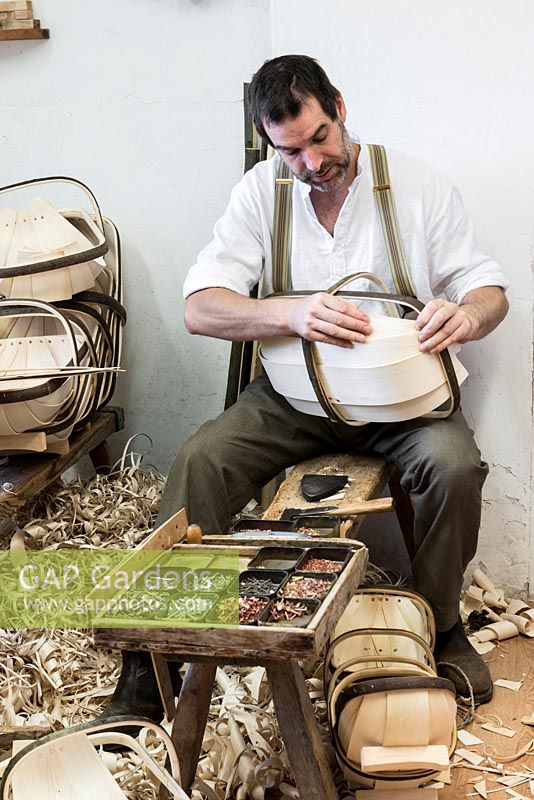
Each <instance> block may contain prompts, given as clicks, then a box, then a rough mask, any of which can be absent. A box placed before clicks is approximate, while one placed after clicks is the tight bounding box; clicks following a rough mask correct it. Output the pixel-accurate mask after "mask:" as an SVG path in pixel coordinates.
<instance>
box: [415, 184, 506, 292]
mask: <svg viewBox="0 0 534 800" xmlns="http://www.w3.org/2000/svg"><path fill="white" fill-rule="evenodd" d="M447 183H448V181H447ZM441 188H442V189H443V188H444V187H441ZM442 196H443V195H442ZM427 245H428V253H429V262H430V275H431V276H432V290H433V292H434V295H435V296H437V295H440V294H442V295H445V296H446V297H447V299H448V300H451V301H452V302H454V303H458V304H461V303H462V302H463V300H464V298H465V296H466V294H468V292H471V291H472V290H473V289H479V288H481V287H483V286H500V287H501V288H502V289H504V290H506V289H507V288H508V286H509V282H508V280H507V279H506V277H505V275H504V274H503V272H502V270H501V267H500V266H499V264H498V263H497V262H496V261H494V260H493V259H491V258H490V257H489V256H487V255H485V254H484V253H483V252H482V250H481V249H480V246H479V244H478V242H477V240H476V236H475V231H474V227H473V224H472V223H471V222H470V220H469V219H468V217H467V214H466V212H465V209H464V206H463V203H462V199H461V197H460V193H459V191H458V189H457V188H456V187H455V186H453V185H452V184H448V186H447V187H446V191H445V194H444V202H443V203H442V204H441V206H440V208H439V209H438V210H437V211H436V213H435V215H433V219H432V221H431V224H430V226H429V228H428V229H427Z"/></svg>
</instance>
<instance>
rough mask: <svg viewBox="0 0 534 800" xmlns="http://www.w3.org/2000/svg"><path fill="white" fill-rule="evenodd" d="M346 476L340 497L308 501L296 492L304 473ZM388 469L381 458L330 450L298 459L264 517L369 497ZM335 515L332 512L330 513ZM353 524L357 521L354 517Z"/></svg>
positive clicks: (377, 490)
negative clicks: (295, 509)
mask: <svg viewBox="0 0 534 800" xmlns="http://www.w3.org/2000/svg"><path fill="white" fill-rule="evenodd" d="M308 472H310V473H324V474H336V473H337V474H340V475H348V476H349V477H350V478H351V479H352V480H351V481H350V483H348V484H347V485H346V486H345V488H344V489H343V490H342V491H343V492H345V496H344V498H343V500H339V501H336V500H331V499H329V498H325V499H324V500H321V501H319V502H313V503H309V502H308V501H307V500H305V499H304V497H303V496H302V493H301V491H300V481H301V478H302V476H303V475H305V474H306V473H308ZM390 474H391V468H390V467H389V466H388V465H387V464H386V462H385V461H384V459H383V458H372V457H371V456H354V455H348V454H346V453H344V454H339V453H334V454H330V455H326V456H319V457H318V458H310V459H308V460H307V461H302V462H301V463H300V464H298V465H297V466H296V467H295V468H294V469H293V470H291V472H290V473H289V475H288V477H287V478H286V479H285V481H284V482H283V483H282V485H281V486H280V488H279V489H278V491H277V493H276V496H275V498H274V500H273V502H272V503H271V505H270V506H269V508H268V509H267V510H266V512H265V514H264V519H279V518H280V517H281V516H282V514H283V513H284V511H285V509H286V508H312V507H315V506H321V505H322V506H329V505H350V504H351V503H357V502H358V501H359V500H371V499H372V498H373V497H376V496H377V495H378V494H379V493H380V492H381V490H382V489H383V488H384V486H385V485H386V483H387V481H388V478H389V475H390ZM332 513H333V514H334V516H335V512H332ZM355 523H356V525H357V520H355Z"/></svg>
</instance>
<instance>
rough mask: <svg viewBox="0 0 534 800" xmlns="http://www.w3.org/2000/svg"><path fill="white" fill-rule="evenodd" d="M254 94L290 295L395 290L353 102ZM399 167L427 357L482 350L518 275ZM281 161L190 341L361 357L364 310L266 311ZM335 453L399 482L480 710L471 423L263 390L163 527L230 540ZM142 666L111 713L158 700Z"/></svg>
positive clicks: (264, 73)
mask: <svg viewBox="0 0 534 800" xmlns="http://www.w3.org/2000/svg"><path fill="white" fill-rule="evenodd" d="M250 96H251V103H252V109H253V114H254V121H255V124H256V127H257V129H258V131H259V133H260V134H261V135H262V136H263V137H264V138H265V139H266V140H267V141H268V142H269V143H270V144H271V145H272V146H273V147H274V148H275V150H276V151H277V154H278V156H279V158H282V159H283V160H284V161H285V163H286V164H287V165H288V167H289V168H290V170H291V172H292V173H293V175H294V177H295V178H296V180H295V182H294V186H293V230H292V255H291V269H292V281H293V288H295V289H302V290H304V289H315V290H325V289H327V288H328V287H329V286H330V285H331V284H333V283H335V282H336V281H337V280H338V279H339V278H341V277H343V276H345V275H349V274H352V273H355V272H361V271H368V272H373V273H374V274H376V275H377V276H378V277H380V278H381V279H382V280H383V281H385V283H386V284H387V285H388V286H389V287H390V288H391V289H392V290H393V284H392V278H391V273H390V268H389V264H388V261H387V256H386V251H385V246H384V242H383V237H382V233H381V229H380V223H379V219H378V213H377V211H376V209H375V200H374V197H373V191H372V186H373V183H372V176H371V168H370V163H369V156H368V153H367V149H366V147H365V146H363V145H362V144H360V143H359V141H357V140H355V139H351V137H350V136H349V134H348V132H347V130H346V128H345V120H346V108H345V103H344V101H343V98H342V96H341V94H340V92H339V91H338V90H337V89H336V88H335V87H334V86H332V84H331V83H330V81H329V79H328V77H327V76H326V74H325V72H324V71H323V70H322V68H321V67H320V66H319V65H318V64H317V62H316V61H315V60H313V59H311V58H309V57H307V56H281V57H279V58H274V59H272V60H271V61H268V62H266V63H265V64H264V65H263V66H262V67H261V69H260V70H259V71H258V73H257V74H256V75H255V77H254V79H253V81H252V84H251V88H250ZM388 161H389V169H390V174H391V184H392V190H393V195H394V198H395V202H396V208H397V213H398V216H399V223H400V228H401V236H402V240H403V245H404V248H405V251H406V257H407V261H408V264H409V267H410V272H411V279H412V283H413V284H414V287H415V292H416V294H417V296H418V298H419V299H420V300H421V301H423V302H424V303H426V305H425V307H424V310H423V311H422V312H421V313H420V314H419V316H418V318H417V323H416V327H417V330H418V331H419V339H420V349H421V351H423V352H429V353H438V352H440V351H441V350H443V348H445V347H448V346H449V345H451V344H453V343H463V342H468V341H471V340H474V339H480V338H482V337H483V336H485V335H486V334H488V333H490V331H492V330H493V329H494V328H495V327H496V326H497V325H498V324H499V323H500V322H501V321H502V319H503V318H504V317H505V315H506V312H507V309H508V304H507V301H506V298H505V295H504V289H506V287H507V281H506V279H505V277H504V276H503V274H502V272H501V271H500V268H499V266H498V265H497V264H496V263H495V262H494V261H491V260H490V259H489V258H488V257H487V256H485V255H484V254H483V253H481V251H480V250H479V248H478V246H477V244H476V241H475V239H474V235H473V230H472V226H471V225H470V223H469V221H468V220H467V218H466V216H465V213H464V211H463V207H462V205H461V200H460V198H459V195H458V192H457V191H456V189H455V188H454V187H453V186H452V185H451V184H450V182H449V181H448V180H447V179H446V178H444V177H443V176H442V175H441V174H439V173H438V172H437V171H436V170H434V169H433V168H432V167H430V166H429V165H427V164H425V163H424V162H422V161H420V160H418V159H416V158H414V157H412V156H408V155H405V154H401V153H395V152H391V151H388ZM278 163H279V161H278V158H275V159H271V160H269V161H267V162H262V163H260V164H258V165H256V167H255V168H254V169H253V170H251V171H250V172H249V173H247V174H246V175H245V176H244V178H243V179H242V180H241V182H240V183H239V184H238V185H237V187H235V189H234V191H233V193H232V196H231V199H230V203H229V205H228V208H227V210H226V212H225V214H224V215H223V217H222V218H221V220H219V222H218V223H217V225H216V227H215V232H214V239H213V241H212V242H211V243H210V244H209V245H208V246H207V247H206V248H205V249H204V250H203V251H202V253H201V254H200V255H199V258H198V261H197V263H196V264H195V266H194V267H192V269H191V270H190V272H189V274H188V276H187V279H186V282H185V287H184V294H185V296H186V297H187V303H186V309H185V323H186V326H187V329H188V331H189V332H190V333H193V334H201V335H205V336H215V337H217V338H222V339H229V340H232V341H245V340H253V339H261V338H267V337H270V336H277V335H283V334H295V333H296V334H298V335H300V336H302V337H304V338H305V339H308V340H310V341H317V342H326V343H329V344H331V345H332V346H336V347H346V348H350V347H360V346H362V344H363V343H364V342H365V339H366V336H368V335H369V334H370V333H371V330H372V328H371V324H370V317H369V316H368V314H367V313H365V310H364V309H363V308H360V307H358V306H357V305H355V304H354V303H351V302H348V301H347V300H344V299H343V298H340V297H337V296H332V295H329V294H327V293H326V292H324V291H316V292H315V293H314V294H312V295H310V296H306V297H303V298H298V299H294V298H284V297H276V298H267V299H263V298H264V297H265V295H266V294H268V293H269V292H270V291H271V287H272V283H271V259H272V230H273V208H274V185H275V178H276V174H277V166H278ZM263 266H264V274H263V286H264V292H263V297H262V299H252V298H250V297H249V292H250V289H251V288H252V287H253V286H254V285H255V284H256V283H257V281H258V280H259V278H260V275H261V273H262V267H263ZM335 451H340V452H346V451H354V452H367V453H377V454H380V455H383V456H384V457H385V458H386V459H387V460H388V461H389V462H391V463H392V464H394V465H395V466H396V467H397V468H398V469H399V470H400V471H401V473H402V485H403V487H404V489H405V490H406V491H407V492H408V493H409V495H410V498H411V502H412V505H413V508H414V513H415V525H414V539H415V546H416V554H415V557H414V559H413V562H412V571H413V576H414V585H415V589H416V590H417V591H419V592H420V593H421V594H423V595H424V596H425V597H426V598H427V599H428V600H429V601H430V603H431V605H432V607H433V610H434V613H435V617H436V625H437V630H438V636H437V645H436V660H437V661H441V662H447V664H451V663H452V664H453V666H452V667H451V666H446V665H445V664H443V665H442V666H441V667H440V668H439V672H440V674H442V675H444V676H446V677H448V678H450V679H451V680H452V681H453V682H454V683H455V685H456V687H457V690H458V691H459V692H460V693H462V694H464V695H465V694H467V692H468V686H467V685H466V680H465V678H464V677H463V675H462V672H463V673H465V675H466V676H467V680H468V681H469V684H470V685H471V687H472V688H473V690H474V694H475V698H476V700H477V702H487V701H488V700H489V699H491V695H492V683H491V678H490V675H489V672H488V670H487V667H486V666H485V665H484V664H483V662H482V660H481V659H480V657H479V656H478V655H477V654H476V652H475V651H474V650H473V648H471V646H470V645H469V643H468V641H467V639H466V637H465V635H464V633H463V628H462V626H461V624H460V622H459V620H458V602H459V596H460V590H461V586H462V580H463V573H464V570H465V568H466V566H467V564H468V563H469V561H470V560H471V559H472V558H473V556H474V554H475V550H476V543H477V535H478V527H479V522H480V508H481V489H482V485H483V483H484V480H485V477H486V474H487V466H486V464H485V463H484V462H482V461H481V459H480V453H479V451H478V449H477V447H476V445H475V443H474V440H473V435H472V432H471V431H470V430H469V428H468V426H467V424H466V422H465V420H464V418H463V417H462V414H461V412H460V411H458V412H456V413H455V414H454V415H452V416H451V417H449V418H447V419H432V420H430V419H427V418H421V419H416V420H410V421H408V422H403V423H389V424H377V423H371V424H367V425H363V426H358V427H351V426H347V425H344V424H340V423H333V422H331V421H330V420H328V419H325V418H321V417H315V416H311V415H306V414H302V413H300V412H298V411H296V410H295V409H293V408H292V407H290V406H289V404H288V403H287V402H286V401H285V399H284V398H283V397H281V396H280V395H278V394H277V393H276V392H275V391H274V390H273V388H272V387H271V385H270V383H269V381H268V379H267V378H266V377H265V376H262V377H260V378H258V379H257V380H255V381H253V382H252V383H251V384H250V385H249V386H248V387H247V389H246V390H245V392H243V394H242V395H241V396H240V398H239V399H238V401H237V402H236V404H235V405H234V406H232V407H231V408H230V409H228V410H227V411H226V412H225V413H224V414H222V415H221V416H220V417H219V418H218V419H216V420H212V421H210V422H207V423H206V424H205V425H203V426H202V427H201V428H200V430H199V431H198V433H197V434H196V435H195V436H193V437H192V438H191V439H190V440H189V441H188V442H187V443H186V444H185V445H184V447H183V448H182V450H181V452H180V453H179V455H178V457H177V459H176V461H175V462H174V464H173V466H172V468H171V472H170V474H169V478H168V481H167V486H166V489H165V494H164V497H163V500H162V507H161V511H160V514H159V519H158V522H159V523H162V522H163V521H164V520H165V519H167V518H168V517H170V516H171V514H173V513H174V512H175V511H177V510H178V509H179V508H181V507H182V506H185V508H186V509H187V513H188V517H189V519H190V521H192V522H195V523H198V524H200V526H201V527H202V528H203V529H204V530H206V531H210V532H216V531H221V532H226V531H227V530H228V527H229V524H230V519H231V516H232V515H233V514H235V513H236V512H238V511H239V510H240V509H241V508H242V507H243V506H244V505H245V504H246V503H247V502H248V501H249V500H250V498H251V497H252V496H253V495H254V494H255V493H256V491H257V490H258V488H259V487H261V486H262V485H264V484H265V483H266V482H268V481H269V480H270V479H271V478H272V477H273V476H274V475H276V474H278V473H279V472H280V471H281V470H282V469H283V468H285V467H289V466H291V465H293V464H295V463H297V462H298V461H301V460H303V459H305V458H309V457H312V456H316V455H318V454H321V453H327V452H335ZM127 658H128V659H132V655H129V656H128V657H127ZM134 663H135V665H136V668H135V669H134V670H133V672H132V669H131V668H130V667H128V665H127V669H128V670H129V671H130V672H129V675H128V677H125V676H123V678H124V679H122V678H121V681H122V682H121V684H120V685H119V687H118V690H117V692H116V695H115V697H114V699H113V700H112V703H111V707H112V708H113V703H115V709H114V710H115V713H116V712H117V711H119V710H124V703H125V702H126V703H128V702H130V701H131V700H132V698H134V697H135V696H136V695H135V692H134V694H132V692H133V691H134V689H135V685H136V682H137V686H139V685H140V681H141V678H140V676H141V675H142V676H143V677H142V680H143V681H144V684H143V685H144V686H145V687H146V692H145V693H146V695H147V698H148V695H150V693H151V692H152V693H153V689H154V686H155V684H154V683H153V682H152V683H151V681H152V680H153V679H152V678H151V677H150V671H148V673H146V674H145V672H146V670H147V667H146V664H144V663H141V662H140V661H139V657H137V660H136V659H134ZM455 667H459V668H460V670H461V672H458V670H457V669H456V668H455ZM136 670H137V671H138V672H137V673H136ZM139 670H141V671H140V672H139ZM150 697H151V699H150V701H149V700H148V699H147V703H148V706H146V707H145V706H143V708H145V710H146V709H148V710H149V711H154V713H155V710H156V705H157V699H156V698H155V697H154V696H153V694H152V695H150ZM121 701H122V702H123V705H122V706H121V705H120V702H121ZM136 702H141V701H140V700H139V696H137V700H136ZM117 703H119V705H118V706H117ZM150 703H152V705H150ZM137 712H138V713H139V708H138V709H137Z"/></svg>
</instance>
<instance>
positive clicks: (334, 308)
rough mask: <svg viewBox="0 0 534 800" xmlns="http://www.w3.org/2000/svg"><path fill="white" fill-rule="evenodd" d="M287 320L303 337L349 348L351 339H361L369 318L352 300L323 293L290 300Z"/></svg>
mask: <svg viewBox="0 0 534 800" xmlns="http://www.w3.org/2000/svg"><path fill="white" fill-rule="evenodd" d="M288 322H289V325H290V327H291V328H292V330H293V331H294V332H295V333H298V334H299V336H302V338H303V339H308V340H309V341H311V342H325V343H327V344H333V345H336V346H337V347H352V344H353V342H365V337H366V336H368V335H369V334H370V333H371V331H372V328H371V326H370V325H369V317H368V316H367V314H364V313H363V312H362V311H360V309H359V308H358V306H357V305H356V303H352V302H351V301H350V300H344V299H343V298H341V297H336V295H333V294H328V293H327V292H318V293H317V294H312V295H310V296H309V297H303V298H299V299H295V300H291V305H290V306H289V307H288Z"/></svg>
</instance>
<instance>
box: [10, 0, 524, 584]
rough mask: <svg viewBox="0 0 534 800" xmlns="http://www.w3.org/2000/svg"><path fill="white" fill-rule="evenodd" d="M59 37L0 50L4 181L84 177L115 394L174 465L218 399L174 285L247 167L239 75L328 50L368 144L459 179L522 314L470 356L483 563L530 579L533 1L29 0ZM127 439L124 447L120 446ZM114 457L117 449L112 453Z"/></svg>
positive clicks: (216, 359)
mask: <svg viewBox="0 0 534 800" xmlns="http://www.w3.org/2000/svg"><path fill="white" fill-rule="evenodd" d="M35 7H36V10H37V12H38V14H39V16H40V17H41V19H42V21H43V24H44V25H46V26H48V27H50V29H51V39H50V41H48V42H37V43H33V42H26V43H23V42H18V43H10V44H8V43H4V42H2V43H0V183H1V184H7V183H9V182H12V181H16V180H21V179H24V178H29V177H35V176H38V175H44V174H58V173H63V174H72V175H74V176H78V177H80V178H81V179H82V180H84V181H86V182H87V183H88V184H89V185H90V186H92V188H93V189H94V191H95V193H96V195H97V197H98V198H99V200H100V202H101V205H102V208H103V210H104V212H105V213H106V214H108V215H109V216H111V217H112V218H113V219H114V220H115V221H116V223H117V225H118V226H119V229H120V231H121V234H122V238H123V245H124V268H125V284H126V304H127V307H128V312H129V317H130V322H129V325H128V327H127V329H126V336H125V342H126V350H125V359H124V365H125V366H126V368H127V370H128V374H127V376H125V377H123V379H122V381H121V388H120V391H119V393H118V395H117V397H116V400H117V402H119V403H121V404H122V405H124V406H125V408H126V409H127V414H128V422H127V431H126V433H125V435H124V436H123V437H122V439H121V440H120V441H124V440H125V438H126V436H127V435H130V434H132V433H135V432H137V431H143V432H146V433H147V434H149V435H150V436H151V437H152V438H153V441H154V447H153V451H152V453H151V456H150V460H152V461H153V462H154V463H155V464H157V465H158V466H160V467H161V468H163V469H165V468H166V467H167V466H168V464H169V462H170V460H171V458H172V456H173V455H174V453H175V451H176V450H177V449H178V447H179V445H180V444H181V443H182V442H183V441H184V439H185V438H186V437H187V436H188V435H190V434H191V433H193V432H194V431H195V430H196V428H197V427H198V425H199V424H200V423H201V422H202V421H203V420H205V419H207V418H208V417H210V416H214V415H215V414H217V413H218V412H219V411H220V409H221V408H222V405H223V399H224V386H225V381H226V368H227V358H228V351H229V348H228V345H226V344H224V343H220V342H215V341H212V340H208V339H202V338H193V337H188V336H187V335H186V333H185V331H184V329H183V326H182V308H183V306H182V301H181V294H180V286H181V282H182V280H183V277H184V275H185V272H186V270H187V268H188V266H189V264H190V263H192V261H193V260H194V258H195V255H196V253H197V251H198V250H199V249H200V247H201V246H202V245H203V244H204V243H205V242H206V241H207V239H208V238H209V235H210V231H211V227H212V225H213V223H214V221H215V220H216V218H217V216H218V215H219V213H220V212H221V211H222V210H223V208H224V205H225V202H226V198H227V195H228V192H229V190H230V187H231V186H232V185H233V184H234V183H235V182H236V181H237V179H238V178H239V176H240V175H241V172H242V139H243V135H242V131H243V125H242V108H241V96H242V83H243V81H245V80H248V79H249V78H250V76H251V74H252V73H253V72H254V71H255V69H256V68H257V67H258V66H259V64H261V62H262V61H263V60H264V59H265V58H268V57H270V56H271V55H277V54H280V53H284V52H304V53H309V54H311V55H314V56H316V57H317V58H318V59H319V60H320V61H321V63H322V64H323V65H324V66H325V68H326V69H327V71H328V72H329V73H330V75H331V77H332V79H333V80H334V82H335V83H336V84H337V85H338V86H339V88H340V89H341V90H342V92H343V94H344V95H345V99H346V101H347V104H348V107H349V123H350V125H351V127H353V128H354V129H356V130H357V131H358V132H359V133H360V135H361V136H362V138H363V139H364V140H367V141H377V142H383V143H385V144H389V145H391V146H394V147H398V148H401V149H405V150H407V151H410V152H414V153H417V154H419V155H422V156H424V157H426V158H428V159H429V160H431V161H433V162H434V163H435V164H437V165H438V166H439V167H441V168H442V169H443V170H444V171H445V172H447V173H448V174H449V175H450V176H451V177H452V178H453V179H454V180H455V181H456V182H457V184H458V185H459V187H460V189H461V191H462V194H463V197H464V200H465V203H466V205H467V208H468V210H469V212H470V214H471V216H472V217H473V218H474V220H475V223H476V225H477V229H478V232H479V237H480V239H481V241H482V243H483V245H484V246H485V248H486V249H487V251H488V252H489V253H491V254H492V255H494V256H496V257H497V258H498V259H499V260H500V261H501V263H502V264H503V266H504V268H505V270H506V272H507V273H508V275H509V277H510V279H511V280H512V289H511V291H510V300H511V304H512V311H511V313H510V315H509V318H508V320H507V321H506V322H505V324H504V325H503V326H502V327H501V328H500V329H499V331H498V332H497V333H495V334H493V335H492V336H491V337H490V338H489V339H488V340H486V341H485V342H483V343H481V344H472V345H470V346H469V347H468V348H465V350H464V358H465V361H466V362H467V364H468V366H469V368H470V371H471V377H470V380H469V386H468V388H467V390H466V391H465V392H464V396H465V403H464V405H465V407H466V410H467V413H468V415H469V417H470V419H472V420H474V423H473V424H474V426H475V428H476V432H477V437H478V440H479V443H480V445H481V447H482V450H483V453H484V455H485V458H486V459H487V460H488V461H489V462H490V465H491V467H492V473H491V476H490V478H489V480H488V483H487V485H486V493H485V509H484V520H483V535H482V543H481V546H480V550H479V556H480V559H482V560H483V561H484V562H485V563H486V564H487V566H488V568H489V569H490V571H491V572H492V573H493V574H494V575H496V576H497V577H499V578H502V580H503V581H505V582H506V583H507V584H508V585H510V586H514V587H517V588H520V587H521V586H522V585H523V583H524V582H525V581H526V579H527V577H528V574H529V569H530V567H529V563H532V561H531V560H529V559H530V556H529V537H530V530H531V517H530V514H531V504H530V477H531V440H532V436H531V433H532V431H531V411H530V409H531V378H532V365H531V353H532V283H531V258H532V255H531V253H532V245H533V239H534V235H533V215H532V211H533V206H534V203H533V188H532V187H533V186H534V180H533V179H534V175H533V172H534V159H533V157H532V156H533V147H534V145H533V142H534V130H533V128H534V125H533V110H532V102H531V74H532V47H531V40H532V32H533V28H534V6H532V5H531V3H530V2H529V0H510V2H509V3H507V4H506V6H504V5H503V4H502V3H500V2H497V0H470V2H469V3H465V2H463V0H450V1H449V2H448V3H446V4H445V3H436V2H430V3H429V2H425V1H424V0H410V2H407V3H398V2H396V0H375V2H374V3H373V4H369V3H364V2H362V0H332V2H330V3H329V4H328V5H327V6H325V4H324V2H322V0H271V2H269V0H248V1H247V2H243V1H241V2H240V0H112V2H111V0H93V2H91V3H90V4H89V3H87V2H84V0H35ZM119 443H120V442H119ZM117 449H118V444H117Z"/></svg>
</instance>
